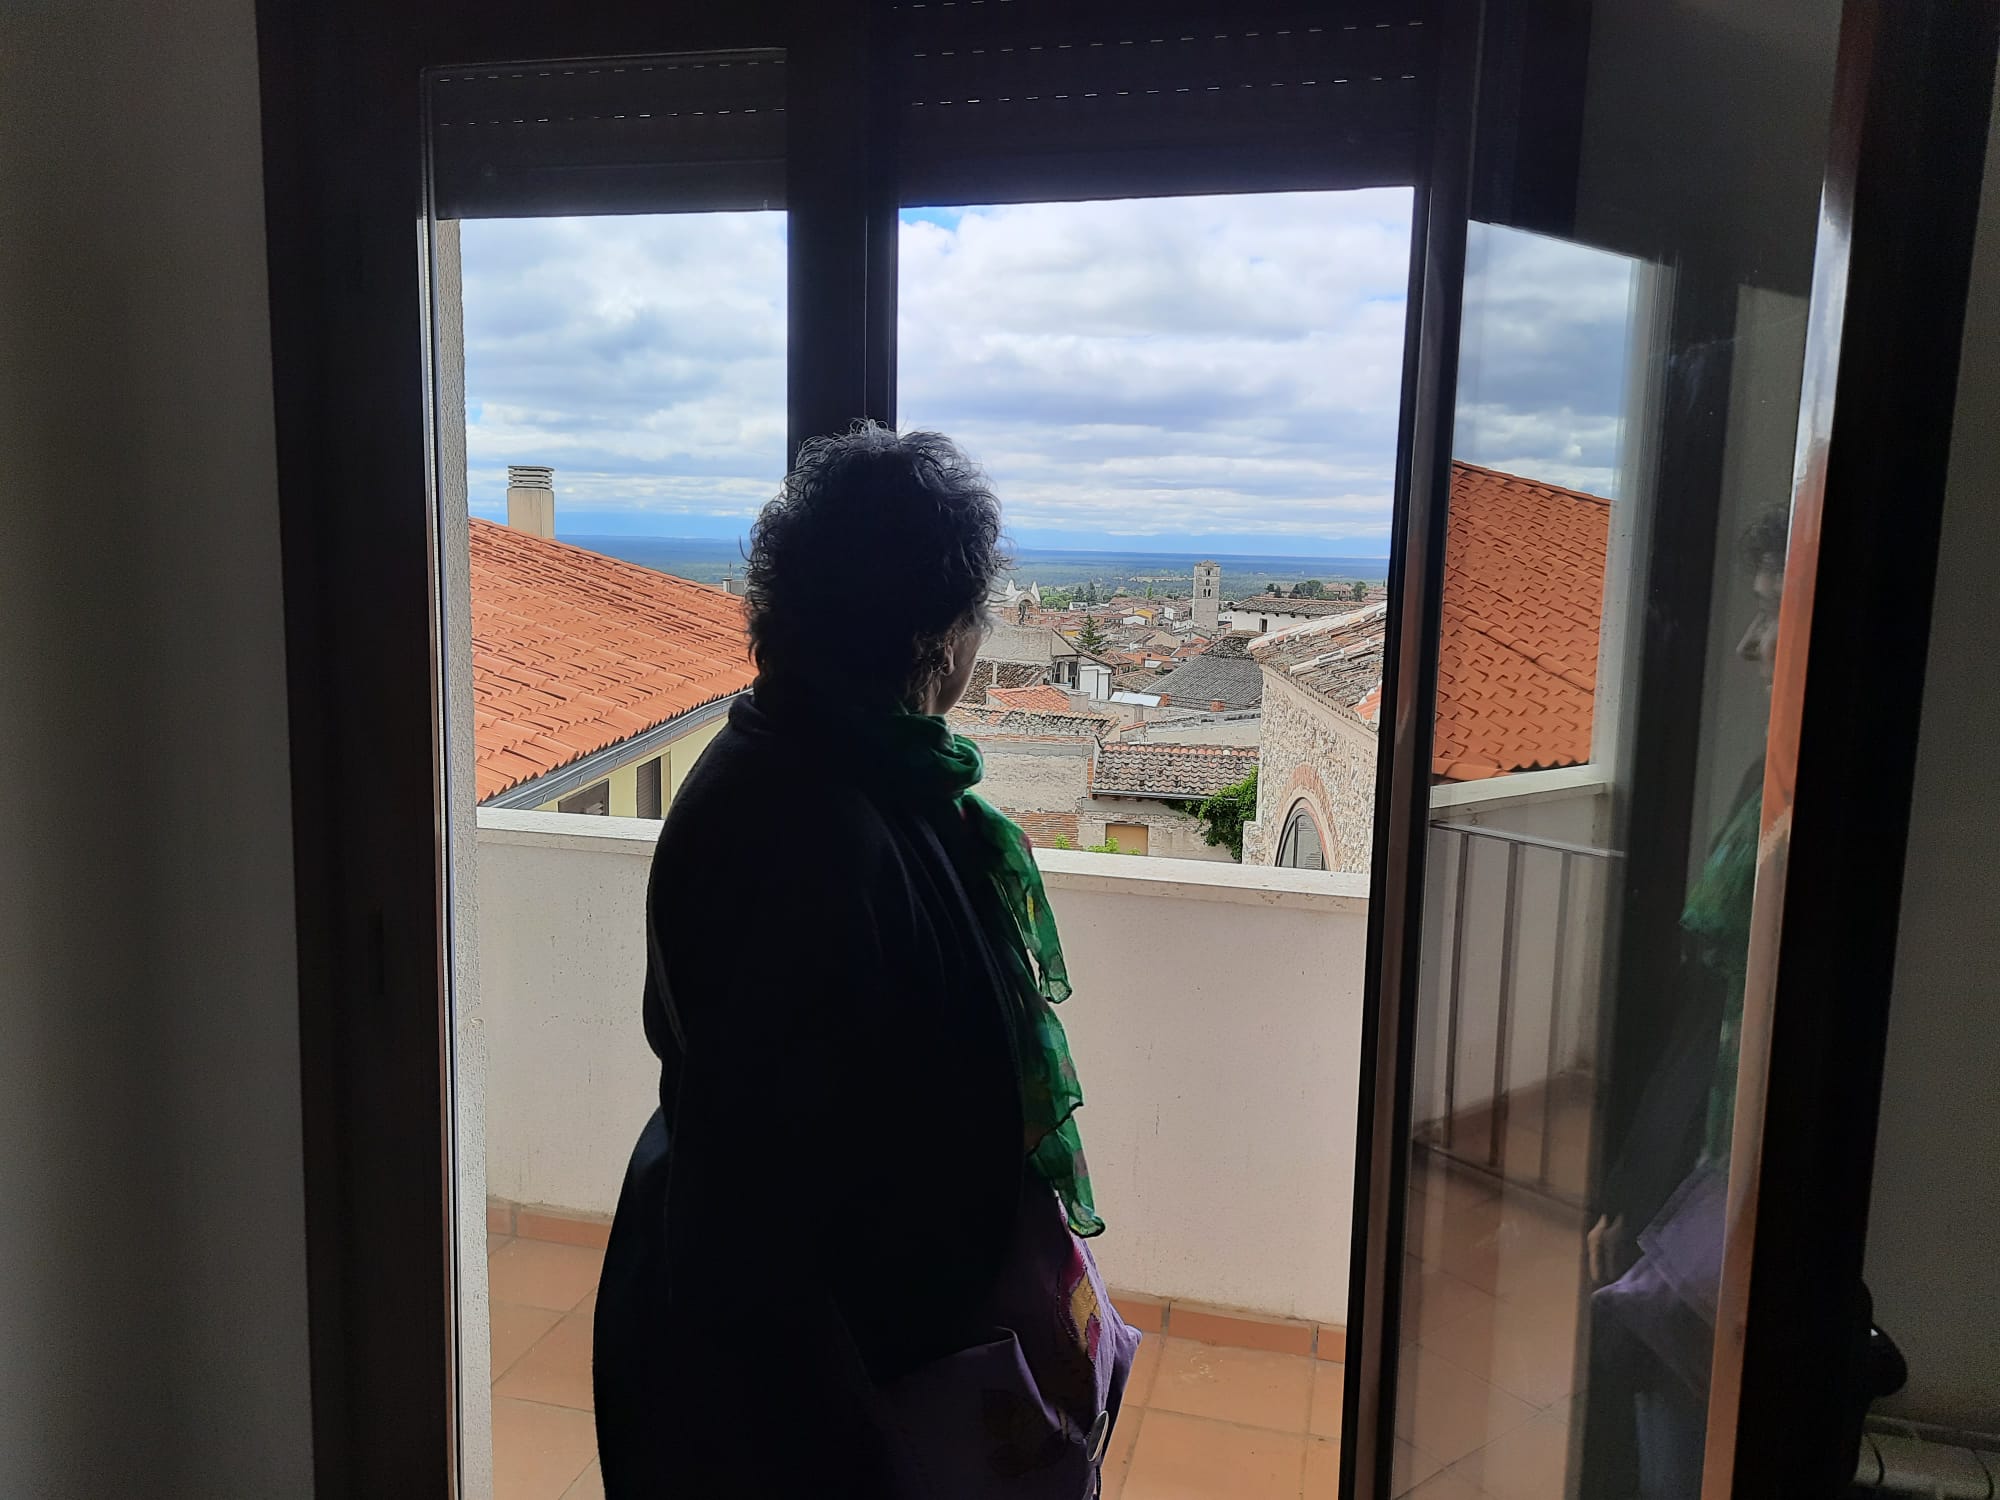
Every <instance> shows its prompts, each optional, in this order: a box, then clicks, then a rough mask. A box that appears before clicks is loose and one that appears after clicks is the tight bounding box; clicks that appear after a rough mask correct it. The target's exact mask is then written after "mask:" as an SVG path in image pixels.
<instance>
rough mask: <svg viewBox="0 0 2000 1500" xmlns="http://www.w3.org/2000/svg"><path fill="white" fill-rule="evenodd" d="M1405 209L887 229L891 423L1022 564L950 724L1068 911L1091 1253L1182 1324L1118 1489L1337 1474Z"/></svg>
mask: <svg viewBox="0 0 2000 1500" xmlns="http://www.w3.org/2000/svg"><path fill="white" fill-rule="evenodd" d="M1411 204H1412V195H1411V193H1410V192H1409V191H1407V190H1404V189H1395V190H1371V191H1366V192H1352V193H1343V192H1329V193H1287V194H1275V195H1267V196H1254V195H1218V196H1206V197H1183V198H1156V199H1126V200H1115V201H1093V202H1070V203H1027V204H1014V205H1004V206H998V207H975V208H953V209H913V210H909V211H907V212H906V213H905V214H904V219H903V231H902V241H901V247H900V249H901V256H900V275H901V287H900V315H901V344H900V348H899V354H898V361H897V368H898V374H899V381H900V390H899V400H898V407H897V409H898V417H899V422H900V425H902V426H903V427H905V428H914V429H923V428H933V429H937V430H940V431H942V432H944V433H946V434H947V435H949V436H951V437H952V438H954V439H956V440H958V441H959V442H960V443H962V444H963V445H964V447H965V448H966V449H967V451H968V452H969V453H970V454H971V455H972V456H973V458H975V459H976V460H978V461H979V462H980V463H981V464H982V465H983V466H984V467H985V468H986V470H987V472H988V473H989V475H990V476H991V478H992V480H993V482H994V487H995V489H996V491H997V493H998V494H999V496H1000V499H1001V502H1002V504H1003V506H1004V508H1005V519H1006V522H1007V525H1008V528H1009V531H1010V533H1011V541H1012V548H1011V550H1012V552H1013V556H1014V566H1013V569H1012V574H1011V578H1010V580H1009V581H1008V582H1007V584H1005V585H1003V587H1002V589H1001V590H1000V591H999V596H998V597H996V598H995V599H994V600H993V601H992V604H993V612H994V614H995V615H996V617H997V622H998V624H997V628H996V629H995V630H994V631H993V633H992V634H991V635H990V636H989V637H988V640H987V643H986V646H985V647H984V649H983V652H982V655H981V658H980V661H979V663H978V666H977V669H976V671H975V675H974V677H973V681H972V687H971V689H970V691H969V692H968V693H967V695H966V697H965V699H964V700H963V702H962V704H961V705H960V706H959V707H958V708H957V709H955V710H953V712H952V713H951V714H950V715H949V717H950V719H951V721H952V722H953V724H954V726H955V727H957V728H958V729H959V731H960V732H961V733H964V734H965V735H967V736H968V737H969V738H971V739H973V740H974V741H975V742H976V743H977V744H978V745H979V746H980V749H981V752H982V755H983V758H984V766H985V777H984V780H983V782H982V783H981V786H980V791H981V792H982V793H983V794H984V795H985V796H986V797H988V798H989V799H990V800H992V801H993V802H995V803H996V804H997V805H998V806H1000V807H1001V808H1002V809H1003V810H1005V811H1006V812H1008V813H1010V814H1011V815H1012V816H1013V817H1014V818H1015V819H1016V820H1017V821H1018V822H1019V823H1020V824H1021V825H1022V826H1023V827H1024V828H1026V829H1027V830H1028V832H1029V834H1030V836H1031V837H1032V838H1033V840H1034V841H1035V843H1036V844H1037V846H1038V848H1037V851H1036V852H1037V857H1038V859H1039V861H1040V863H1041V867H1042V871H1043V876H1044V879H1045V881H1046V882H1047V887H1048V896H1049V906H1050V909H1051V911H1052V912H1053V914H1054V916H1055V919H1056V921H1057V923H1058V925H1059V926H1060V928H1061V932H1062V939H1063V946H1064V951H1065V954H1066V956H1067V961H1068V965H1069V973H1070V978H1071V981H1072V983H1073V984H1074V986H1075V993H1074V994H1073V995H1072V996H1071V997H1070V999H1069V1000H1067V1001H1066V1002H1065V1003H1064V1005H1063V1008H1062V1021H1063V1025H1064V1027H1065V1028H1066V1030H1067V1031H1068V1034H1069V1038H1070V1043H1071V1047H1072V1049H1073V1053H1074V1056H1075V1061H1076V1068H1077V1073H1078V1076H1079V1078H1080V1079H1081V1082H1082V1087H1083V1091H1084V1097H1085V1103H1084V1106H1083V1108H1082V1110H1081V1111H1080V1112H1079V1115H1078V1123H1079V1128H1080V1131H1081V1134H1082V1137H1083V1141H1084V1145H1085V1148H1086V1150H1087V1151H1088V1152H1089V1156H1090V1162H1091V1172H1092V1181H1093V1186H1094V1188H1095V1191H1096V1195H1097V1202H1098V1206H1099V1208H1100V1210H1101V1211H1102V1213H1103V1216H1104V1219H1105V1221H1106V1226H1107V1227H1106V1229H1105V1232H1104V1234H1103V1235H1102V1236H1101V1237H1100V1238H1099V1239H1097V1240H1094V1241H1092V1247H1093V1250H1094V1252H1095V1253H1096V1255H1097V1258H1098V1262H1099V1264H1100V1266H1101V1267H1102V1269H1103V1271H1104V1274H1105V1277H1106V1279H1107V1281H1108V1282H1109V1283H1110V1285H1111V1287H1112V1288H1113V1290H1114V1291H1115V1292H1117V1293H1120V1294H1130V1297H1131V1298H1132V1300H1130V1301H1127V1302H1125V1303H1124V1304H1123V1305H1124V1306H1125V1307H1127V1308H1128V1309H1132V1310H1135V1311H1136V1310H1138V1309H1144V1311H1143V1312H1139V1313H1138V1315H1139V1316H1143V1317H1147V1318H1149V1319H1153V1320H1158V1319H1160V1318H1161V1317H1162V1316H1163V1315H1164V1317H1165V1319H1166V1326H1165V1328H1164V1330H1163V1332H1164V1334H1165V1336H1164V1337H1161V1338H1152V1337H1149V1338H1148V1346H1149V1347H1148V1348H1147V1349H1146V1350H1145V1351H1143V1352H1142V1355H1141V1361H1140V1364H1139V1366H1138V1373H1137V1375H1136V1377H1135V1380H1136V1382H1137V1383H1136V1384H1135V1386H1134V1387H1133V1388H1132V1390H1131V1391H1129V1392H1128V1394H1127V1400H1126V1406H1125V1409H1124V1411H1123V1412H1122V1413H1121V1415H1120V1417H1119V1419H1118V1424H1117V1426H1116V1428H1115V1429H1114V1432H1113V1437H1112V1446H1111V1449H1110V1458H1109V1461H1108V1465H1107V1469H1106V1476H1105V1480H1106V1483H1105V1493H1106V1494H1107V1495H1109V1494H1116V1493H1120V1492H1121V1490H1122V1492H1123V1493H1127V1494H1134V1495H1136V1494H1138V1493H1140V1492H1141V1491H1142V1490H1143V1491H1144V1492H1145V1493H1148V1494H1162V1495H1164V1494H1174V1495H1185V1496H1189V1497H1193V1496H1214V1497H1216V1500H1224V1497H1238V1496H1247V1495H1252V1494H1258V1495H1263V1494H1271V1495H1277V1494H1284V1495H1288V1496H1292V1497H1294V1500H1296V1497H1297V1496H1299V1495H1300V1494H1301V1493H1304V1494H1307V1495H1310V1496H1315V1497H1319V1496H1325V1497H1331V1496H1332V1495H1333V1494H1334V1493H1335V1488H1336V1486H1337V1483H1338V1475H1337V1468H1338V1458H1339V1431H1340V1427H1339V1424H1340V1400H1341V1392H1342V1375H1343V1363H1342V1350H1343V1348H1344V1345H1343V1343H1342V1339H1343V1330H1344V1327H1345V1324H1346V1308H1347V1295H1348V1263H1347V1262H1348V1245H1349V1239H1350V1236H1349V1212H1350V1210H1349V1204H1350V1202H1351V1198H1352V1192H1353V1180H1354V1179H1353V1172H1354V1121H1355V1117H1356V1087H1357V1067H1356V1064H1357V1060H1358V1049H1359V1042H1360V1030H1361V1007H1362V997H1363V987H1364V980H1365V946H1366V936H1367V901H1366V896H1367V889H1368V876H1367V873H1366V872H1367V869H1368V864H1369V859H1370V853H1371V828H1370V820H1371V809H1372V797H1373V787H1374V767H1375V758H1376V737H1375V729H1374V713H1375V707H1376V704H1377V701H1378V700H1379V691H1378V689H1379V685H1380V680H1381V639H1382V631H1383V628H1384V610H1383V608H1382V601H1383V592H1384V585H1383V580H1384V578H1385V576H1386V557H1385V554H1386V551H1387V545H1386V544H1387V539H1388V530H1389V519H1390V512H1391V497H1392V492H1393V488H1394V469H1395V441H1396V424H1397V420H1398V408H1399V399H1400V383H1401V378H1402V377H1401V370H1402V348H1403V325H1404V312H1405V305H1406V290H1407V285H1408V277H1409V251H1410V213H1411ZM1252 773H1254V775H1255V778H1256V779H1255V782H1254V790H1251V789H1249V788H1250V785H1251V784H1250V781H1249V778H1250V776H1251V774H1252ZM1232 785H1234V786H1236V787H1239V788H1244V789H1245V790H1244V792H1242V793H1239V800H1235V801H1234V802H1233V805H1232V807H1231V808H1230V809H1229V811H1230V812H1231V813H1232V814H1233V815H1234V816H1233V818H1228V819H1225V818H1220V817H1218V816H1217V815H1216V813H1215V812H1214V811H1213V810H1211V809H1209V808H1208V807H1207V805H1206V799H1208V798H1211V797H1223V796H1225V794H1227V793H1228V791H1229V789H1230V788H1231V786H1232ZM1246 819H1247V821H1246ZM1218 832H1219V833H1221V834H1222V835H1223V836H1220V837H1214V838H1211V836H1210V835H1211V833H1218ZM1234 835H1240V843H1239V842H1238V841H1237V838H1236V837H1235V836H1234ZM1140 853H1143V854H1145V855H1148V856H1150V857H1149V858H1148V859H1146V860H1145V861H1144V864H1143V866H1142V865H1141V862H1140V861H1138V860H1136V859H1133V858H1131V857H1130V856H1132V855H1134V854H1140ZM1170 861H1171V864H1169V862H1170ZM1162 1304H1164V1305H1165V1306H1164V1311H1163V1308H1162ZM1220 1309H1229V1311H1228V1312H1227V1313H1223V1312H1221V1311H1220ZM1151 1326H1154V1327H1158V1326H1159V1325H1158V1323H1157V1322H1154V1323H1153V1324H1152V1325H1151ZM1246 1342H1254V1347H1241V1345H1242V1344H1244V1343H1246ZM1232 1345H1237V1346H1238V1347H1231V1346H1232Z"/></svg>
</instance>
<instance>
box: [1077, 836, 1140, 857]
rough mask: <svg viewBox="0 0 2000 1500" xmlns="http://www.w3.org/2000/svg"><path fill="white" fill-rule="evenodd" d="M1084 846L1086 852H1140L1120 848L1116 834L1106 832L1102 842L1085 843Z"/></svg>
mask: <svg viewBox="0 0 2000 1500" xmlns="http://www.w3.org/2000/svg"><path fill="white" fill-rule="evenodd" d="M1083 848H1084V852H1085V853H1086V854H1127V853H1137V852H1138V851H1137V850H1126V849H1120V848H1119V847H1118V840H1117V838H1116V836H1115V835H1112V834H1106V835H1105V836H1104V842H1103V843H1101V844H1085V845H1084V846H1083Z"/></svg>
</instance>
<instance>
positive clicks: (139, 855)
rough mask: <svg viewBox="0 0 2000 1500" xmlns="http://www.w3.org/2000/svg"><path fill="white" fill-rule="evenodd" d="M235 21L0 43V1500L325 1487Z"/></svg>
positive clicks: (229, 6) (242, 41) (107, 5)
mask: <svg viewBox="0 0 2000 1500" xmlns="http://www.w3.org/2000/svg"><path fill="white" fill-rule="evenodd" d="M261 173H262V166H261V144H260V124H259V99H258V79H257V53H256V18H255V14H254V10H253V5H252V0H177V3H175V4H173V5H159V4H151V5H148V4H138V3H130V0H126V3H120V0H64V3H37V0H30V3H28V4H26V5H11V6H8V7H6V8H5V19H4V21H0V204H4V205H5V207H4V209H0V453H4V454H5V456H6V469H5V474H4V491H0V495H3V496H4V502H5V516H6V536H5V540H4V544H0V687H4V697H5V701H6V709H5V712H4V713H0V765H4V766H5V767H6V769H7V776H8V780H9V784H10V785H11V786H12V787H13V788H14V793H15V794H14V796H13V797H12V798H11V799H10V801H11V806H10V809H9V812H8V819H7V831H6V834H5V836H4V837H0V995H4V1014H5V1017H6V1023H5V1038H4V1041H3V1042H0V1201H4V1203H5V1205H6V1209H5V1212H4V1213H0V1494H4V1495H7V1496H23V1497H27V1496H33V1497H36V1500H67V1497H72V1496H73V1497H77V1500H104V1497H107V1496H155V1495H162V1496H164V1495H175V1496H178V1495H201V1496H204V1497H233V1496H243V1497H257V1500H265V1497H270V1496H303V1495H309V1494H310V1493H311V1492H312V1487H313V1475H312V1437H311V1416H310V1407H309V1391H308V1369H307V1331H306V1270H305V1231H304V1207H303V1193H302V1188H301V1172H302V1167H301V1146H300V1121H299V1053H298V1047H299V1039H298V1028H297V1003H298V992H297V984H296V970H295V950H294V931H293V917H292V906H291V902H292V864H291V858H292V855H291V837H290V830H291V802H290V787H289V774H288V761H287V756H288V751H287V737H286V736H287V726H286V699H285V660H284V634H283V619H282V614H281V595H280V568H279V551H278V512H277V496H276V489H277V484H276V460H275V452H274V436H273V425H272V399H271V365H270V327H269V319H268V314H267V311H266V294H265V238H264V220H263V213H264V202H263V182H262V175H261Z"/></svg>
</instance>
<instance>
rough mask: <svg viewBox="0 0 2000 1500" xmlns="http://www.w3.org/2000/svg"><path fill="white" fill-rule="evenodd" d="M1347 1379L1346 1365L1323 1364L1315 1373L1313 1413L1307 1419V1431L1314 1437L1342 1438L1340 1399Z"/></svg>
mask: <svg viewBox="0 0 2000 1500" xmlns="http://www.w3.org/2000/svg"><path fill="white" fill-rule="evenodd" d="M1346 1379H1347V1366H1346V1365H1328V1364H1322V1365H1320V1366H1319V1368H1318V1369H1316V1370H1314V1371H1313V1397H1312V1412H1311V1414H1310V1415H1309V1416H1307V1418H1306V1431H1307V1432H1310V1433H1311V1434H1312V1435H1313V1436H1314V1437H1318V1438H1337V1437H1339V1436H1340V1399H1341V1395H1342V1392H1343V1389H1344V1387H1345V1385H1346Z"/></svg>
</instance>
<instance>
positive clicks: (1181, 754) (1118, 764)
mask: <svg viewBox="0 0 2000 1500" xmlns="http://www.w3.org/2000/svg"><path fill="white" fill-rule="evenodd" d="M1256 766H1257V750H1256V747H1255V746H1252V745H1147V744H1120V743H1115V742H1114V743H1112V744H1108V745H1105V746H1104V747H1103V748H1102V749H1101V750H1099V751H1098V752H1097V761H1096V764H1095V765H1093V766H1092V767H1091V773H1090V790H1091V792H1092V793H1093V794H1094V795H1100V796H1111V797H1116V796H1120V795H1126V796H1129V795H1132V794H1135V793H1149V794H1151V795H1153V796H1156V797H1157V796H1173V797H1207V796H1210V795H1212V794H1213V793H1215V792H1219V791H1221V790H1222V789H1223V788H1224V787H1226V786H1234V785H1235V784H1236V783H1237V782H1239V781H1241V780H1242V779H1243V778H1244V777H1246V776H1248V775H1249V774H1250V773H1251V772H1252V771H1253V770H1255V769H1256Z"/></svg>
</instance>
